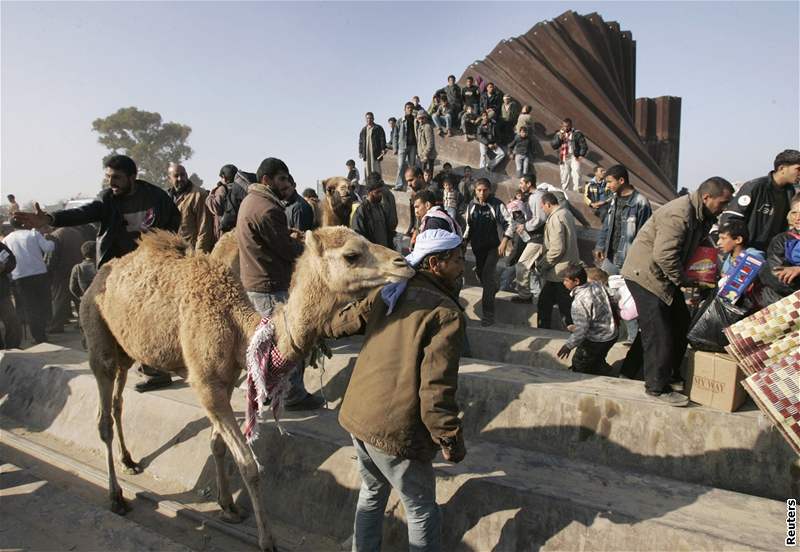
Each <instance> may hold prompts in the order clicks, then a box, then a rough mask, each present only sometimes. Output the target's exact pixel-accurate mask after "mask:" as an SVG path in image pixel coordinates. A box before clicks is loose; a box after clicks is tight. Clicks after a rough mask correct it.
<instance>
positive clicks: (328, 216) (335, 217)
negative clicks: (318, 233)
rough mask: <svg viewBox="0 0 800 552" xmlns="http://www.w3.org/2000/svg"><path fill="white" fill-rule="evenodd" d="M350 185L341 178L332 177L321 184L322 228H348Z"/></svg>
mask: <svg viewBox="0 0 800 552" xmlns="http://www.w3.org/2000/svg"><path fill="white" fill-rule="evenodd" d="M349 186H350V183H349V182H348V181H347V179H346V178H345V177H343V176H332V177H331V178H328V179H326V180H324V181H323V182H322V189H323V190H325V197H324V198H323V200H322V226H348V227H349V226H350V214H351V211H352V208H353V198H352V196H351V195H350V193H349V192H350V188H349Z"/></svg>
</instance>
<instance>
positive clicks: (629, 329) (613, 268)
mask: <svg viewBox="0 0 800 552" xmlns="http://www.w3.org/2000/svg"><path fill="white" fill-rule="evenodd" d="M600 268H601V269H602V270H604V271H605V272H606V273H607V274H608V275H609V276H613V275H615V274H619V273H620V272H619V267H618V266H617V265H615V264H614V263H612V262H611V261H609V260H608V259H607V258H606V259H603V262H602V263H601V264H600ZM637 320H638V319H636V318H634V319H633V320H623V322H625V333H627V334H628V335H627V337H626V338H625V343H633V341H634V340H635V339H636V334H638V333H639V322H638V321H637Z"/></svg>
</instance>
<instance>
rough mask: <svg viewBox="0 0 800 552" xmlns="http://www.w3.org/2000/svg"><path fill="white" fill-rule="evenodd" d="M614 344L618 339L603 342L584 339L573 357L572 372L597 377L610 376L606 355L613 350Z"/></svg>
mask: <svg viewBox="0 0 800 552" xmlns="http://www.w3.org/2000/svg"><path fill="white" fill-rule="evenodd" d="M614 343H616V339H612V340H611V341H602V342H596V341H589V340H588V339H584V340H583V341H582V342H581V343H580V345H578V346H577V347H576V348H575V353H574V354H573V356H572V371H573V372H580V373H581V374H593V375H595V376H608V375H610V373H611V370H610V366H609V365H608V363H607V362H606V355H608V351H610V350H611V347H613V346H614Z"/></svg>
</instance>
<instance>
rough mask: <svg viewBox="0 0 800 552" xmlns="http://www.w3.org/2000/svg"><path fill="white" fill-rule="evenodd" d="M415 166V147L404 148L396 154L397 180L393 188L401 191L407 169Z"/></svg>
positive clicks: (403, 186)
mask: <svg viewBox="0 0 800 552" xmlns="http://www.w3.org/2000/svg"><path fill="white" fill-rule="evenodd" d="M416 166H417V145H416V144H414V145H412V146H406V149H404V150H402V151H398V152H397V178H396V179H395V183H394V187H395V189H396V190H402V189H404V188H405V186H406V181H405V178H404V176H405V173H406V169H407V168H408V167H416Z"/></svg>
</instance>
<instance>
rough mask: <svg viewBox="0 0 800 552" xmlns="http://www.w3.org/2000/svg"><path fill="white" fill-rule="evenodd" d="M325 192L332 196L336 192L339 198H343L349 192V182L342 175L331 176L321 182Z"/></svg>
mask: <svg viewBox="0 0 800 552" xmlns="http://www.w3.org/2000/svg"><path fill="white" fill-rule="evenodd" d="M322 186H323V189H324V190H325V194H326V195H327V196H328V197H332V196H333V195H334V194H336V193H338V194H339V198H345V197H347V195H348V194H349V193H350V183H349V182H348V181H347V179H346V178H345V177H343V176H332V177H330V178H327V179H325V181H323V183H322Z"/></svg>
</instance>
